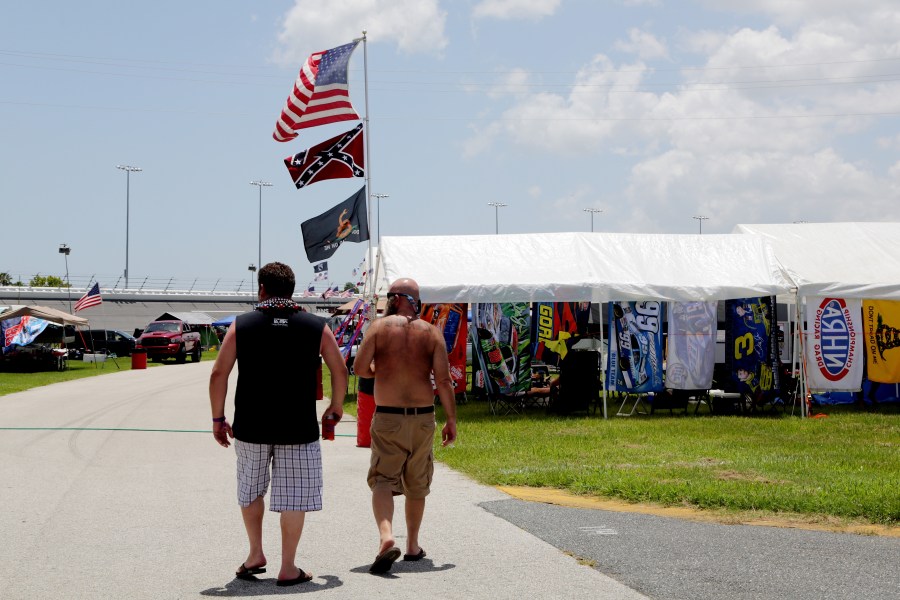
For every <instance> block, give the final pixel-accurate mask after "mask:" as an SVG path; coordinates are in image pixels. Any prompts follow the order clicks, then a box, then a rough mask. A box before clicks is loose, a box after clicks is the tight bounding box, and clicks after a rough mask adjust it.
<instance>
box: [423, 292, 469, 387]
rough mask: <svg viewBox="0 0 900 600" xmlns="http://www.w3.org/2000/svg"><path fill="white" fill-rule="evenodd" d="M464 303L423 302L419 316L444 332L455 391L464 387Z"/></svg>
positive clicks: (467, 334)
mask: <svg viewBox="0 0 900 600" xmlns="http://www.w3.org/2000/svg"><path fill="white" fill-rule="evenodd" d="M467 310H468V309H467V306H466V305H465V304H423V305H422V314H421V315H420V317H419V318H421V319H422V320H424V321H425V322H426V323H431V324H432V325H434V326H435V327H437V328H438V329H440V330H441V333H443V334H444V343H445V344H446V345H447V357H448V358H449V359H450V377H452V378H453V387H454V389H455V390H456V391H457V392H464V391H465V389H466V341H467V340H468V337H469V324H468V321H467V318H466V313H467Z"/></svg>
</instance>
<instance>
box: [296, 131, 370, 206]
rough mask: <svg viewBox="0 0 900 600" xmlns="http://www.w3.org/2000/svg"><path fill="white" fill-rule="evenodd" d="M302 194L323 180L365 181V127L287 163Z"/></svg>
mask: <svg viewBox="0 0 900 600" xmlns="http://www.w3.org/2000/svg"><path fill="white" fill-rule="evenodd" d="M284 166H286V167H287V170H288V173H290V174H291V180H293V182H294V185H295V186H296V187H297V189H298V190H299V189H300V188H302V187H304V186H307V185H310V184H313V183H315V182H317V181H321V180H323V179H343V178H345V177H365V175H366V171H365V160H364V153H363V126H362V123H360V124H359V125H357V126H356V127H354V128H353V129H351V130H350V131H347V132H345V133H342V134H340V135H337V136H335V137H333V138H331V139H330V140H325V141H324V142H322V143H321V144H316V145H315V146H313V147H312V148H308V149H307V150H304V151H303V152H298V153H297V154H295V155H293V156H288V157H287V158H285V159H284Z"/></svg>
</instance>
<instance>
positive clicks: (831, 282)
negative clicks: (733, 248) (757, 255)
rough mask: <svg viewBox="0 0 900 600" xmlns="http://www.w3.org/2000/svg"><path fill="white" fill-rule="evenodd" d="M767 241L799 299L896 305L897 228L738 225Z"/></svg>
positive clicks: (899, 293)
mask: <svg viewBox="0 0 900 600" xmlns="http://www.w3.org/2000/svg"><path fill="white" fill-rule="evenodd" d="M734 232H735V233H746V234H753V235H755V236H762V237H763V238H765V239H767V240H768V241H769V242H770V243H771V244H772V247H773V248H774V250H775V254H776V256H777V257H778V260H779V261H780V262H781V264H783V265H784V267H785V269H786V270H787V272H788V274H789V275H790V277H791V279H793V280H794V281H795V282H796V284H797V287H798V291H799V293H800V295H801V296H832V297H836V298H873V299H877V298H883V299H894V300H900V223H792V224H768V225H738V226H736V227H735V228H734Z"/></svg>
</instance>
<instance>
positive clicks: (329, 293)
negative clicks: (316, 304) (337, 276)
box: [322, 284, 338, 299]
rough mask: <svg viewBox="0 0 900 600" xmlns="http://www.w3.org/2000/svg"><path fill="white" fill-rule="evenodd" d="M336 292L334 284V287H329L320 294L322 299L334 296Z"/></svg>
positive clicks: (336, 287)
mask: <svg viewBox="0 0 900 600" xmlns="http://www.w3.org/2000/svg"><path fill="white" fill-rule="evenodd" d="M337 293H338V284H334V287H329V288H328V289H327V290H325V293H324V294H322V298H323V299H327V298H331V297H332V296H336V295H337Z"/></svg>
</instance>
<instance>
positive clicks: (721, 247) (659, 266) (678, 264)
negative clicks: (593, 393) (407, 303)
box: [374, 233, 794, 417]
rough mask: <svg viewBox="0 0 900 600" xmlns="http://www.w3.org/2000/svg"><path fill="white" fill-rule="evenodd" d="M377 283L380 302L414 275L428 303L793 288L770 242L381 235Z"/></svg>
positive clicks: (707, 295) (697, 295)
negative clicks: (396, 283)
mask: <svg viewBox="0 0 900 600" xmlns="http://www.w3.org/2000/svg"><path fill="white" fill-rule="evenodd" d="M374 277H375V285H374V289H375V291H376V293H377V294H378V295H379V296H381V295H383V294H384V293H385V292H386V291H387V289H388V287H389V285H390V282H392V281H394V280H396V279H399V278H402V277H410V278H412V279H415V280H416V282H417V283H418V284H419V292H420V297H421V299H422V300H423V301H424V302H468V303H472V302H526V301H527V302H577V301H588V300H590V301H591V302H610V301H622V300H634V301H640V300H667V301H676V302H678V301H681V302H688V301H696V300H706V301H712V300H726V299H729V298H743V297H754V296H771V295H779V294H786V293H788V292H790V291H791V290H792V289H793V287H794V284H793V282H792V281H791V280H790V278H789V277H788V276H787V274H786V273H785V271H784V269H783V268H782V267H781V265H780V264H779V263H778V261H777V260H776V258H775V254H774V252H773V251H772V248H771V246H770V245H769V244H768V242H766V241H765V240H763V239H762V238H760V237H755V236H743V235H740V236H739V235H705V236H701V235H672V234H623V233H538V234H519V235H469V236H428V237H424V236H417V237H383V238H382V239H381V247H380V248H379V253H378V256H377V258H376V265H375V269H374ZM603 391H604V398H605V395H606V386H604V390H603ZM603 408H604V411H603V412H604V417H605V416H606V403H605V402H604V403H603Z"/></svg>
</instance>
